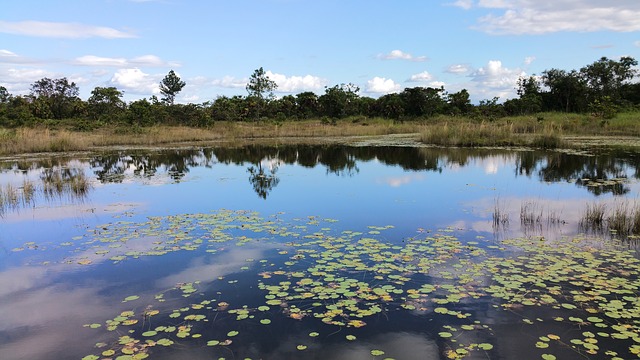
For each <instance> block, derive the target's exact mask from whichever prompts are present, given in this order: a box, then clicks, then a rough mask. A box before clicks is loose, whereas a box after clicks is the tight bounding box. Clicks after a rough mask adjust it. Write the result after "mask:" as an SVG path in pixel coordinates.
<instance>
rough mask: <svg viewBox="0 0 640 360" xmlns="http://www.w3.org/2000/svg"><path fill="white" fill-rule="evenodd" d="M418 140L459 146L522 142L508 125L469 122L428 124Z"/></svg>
mask: <svg viewBox="0 0 640 360" xmlns="http://www.w3.org/2000/svg"><path fill="white" fill-rule="evenodd" d="M420 141H422V142H423V143H426V144H431V145H439V146H460V147H480V146H514V145H520V144H521V143H522V142H521V141H520V140H519V139H518V138H517V135H515V134H514V133H513V131H512V129H511V127H510V126H496V125H491V124H487V123H480V124H475V123H469V122H467V123H458V124H450V123H445V124H437V125H432V126H429V128H428V129H427V130H425V131H424V132H423V133H422V134H421V135H420Z"/></svg>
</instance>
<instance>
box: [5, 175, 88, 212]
mask: <svg viewBox="0 0 640 360" xmlns="http://www.w3.org/2000/svg"><path fill="white" fill-rule="evenodd" d="M92 188H93V186H92V184H91V180H90V179H89V178H88V177H87V176H86V175H85V173H84V172H83V171H82V170H80V169H67V170H64V169H54V170H52V171H49V172H46V173H44V174H43V175H42V176H41V177H40V183H39V184H36V183H35V182H34V181H32V180H29V179H26V178H25V179H24V180H23V181H22V185H21V186H20V187H16V186H15V185H12V184H4V185H3V184H0V216H3V215H4V214H5V213H6V212H7V211H8V210H19V209H20V208H26V207H28V206H35V205H36V202H37V201H38V199H44V200H45V201H47V202H48V201H54V200H60V199H63V198H66V199H70V200H71V201H82V200H84V199H85V198H86V197H87V196H88V195H89V192H90V191H91V189H92Z"/></svg>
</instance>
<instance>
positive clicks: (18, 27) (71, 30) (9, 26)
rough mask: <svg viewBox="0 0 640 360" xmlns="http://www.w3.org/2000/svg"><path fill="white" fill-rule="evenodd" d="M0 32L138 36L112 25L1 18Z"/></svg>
mask: <svg viewBox="0 0 640 360" xmlns="http://www.w3.org/2000/svg"><path fill="white" fill-rule="evenodd" d="M0 33H5V34H13V35H25V36H36V37H48V38H66V39H86V38H92V37H99V38H105V39H119V38H133V37H136V36H135V35H134V34H132V33H129V32H124V31H120V30H117V29H113V28H110V27H104V26H94V25H86V24H79V23H61V22H46V21H14V22H12V21H2V20H0Z"/></svg>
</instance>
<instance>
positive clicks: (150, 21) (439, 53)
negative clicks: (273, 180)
mask: <svg viewBox="0 0 640 360" xmlns="http://www.w3.org/2000/svg"><path fill="white" fill-rule="evenodd" d="M639 54H640V1H638V0H615V1H611V0H555V1H539V0H419V1H418V0H396V1H390V0H368V1H365V0H315V1H311V0H233V1H232V0H201V1H196V0H56V1H50V0H21V1H6V2H5V3H4V4H3V5H2V11H1V12H0V85H2V86H4V87H6V88H7V89H8V90H9V92H10V93H12V94H15V95H18V94H27V93H28V92H29V86H30V84H32V83H33V82H35V81H37V80H39V79H41V78H43V77H49V78H59V77H67V78H68V79H70V80H71V81H74V82H76V84H77V85H78V86H79V87H80V96H81V97H82V98H83V99H86V98H88V97H89V95H90V92H91V90H93V89H94V88H95V87H96V86H115V87H117V88H118V89H120V90H122V91H124V92H125V99H126V100H128V101H131V100H135V99H139V98H143V97H150V96H151V95H153V94H158V84H159V82H160V80H161V79H162V78H163V77H164V76H165V75H166V74H167V73H168V72H169V70H171V69H173V70H174V71H176V73H177V74H178V75H179V76H180V77H181V78H182V79H183V80H184V81H186V83H187V86H186V87H185V88H184V89H183V91H182V92H181V93H180V94H179V95H178V97H177V98H176V101H178V102H182V103H186V102H193V103H202V102H205V101H211V100H213V99H215V98H216V97H218V96H221V95H227V96H231V95H246V94H247V92H246V90H245V85H246V83H247V81H248V78H249V76H250V75H251V74H252V73H253V71H254V70H255V69H257V68H259V67H263V68H264V69H265V70H266V71H268V74H269V76H270V78H271V79H272V80H275V81H276V83H277V84H278V86H279V88H278V92H277V93H276V95H277V96H282V95H286V94H296V93H300V92H302V91H313V92H316V93H317V94H319V95H321V94H323V93H324V87H325V86H333V85H336V84H340V83H353V84H355V85H357V86H359V87H360V89H361V91H360V94H361V95H365V96H371V97H378V96H381V95H383V94H386V93H390V92H398V91H402V89H404V88H406V87H415V86H425V87H426V86H437V87H439V86H441V85H442V86H444V87H445V89H446V90H447V91H449V92H455V91H459V90H461V89H463V88H466V89H468V90H469V92H470V93H471V95H472V99H473V100H474V101H476V102H477V101H478V100H482V99H491V98H493V97H494V96H499V97H500V98H501V99H502V100H504V99H507V98H510V97H513V96H515V89H514V88H515V86H516V81H517V79H518V77H519V76H523V75H524V76H528V75H533V74H538V75H539V74H540V73H541V72H542V71H544V70H546V69H551V68H559V69H565V70H571V69H579V68H580V67H582V66H584V65H588V64H591V63H593V62H594V61H596V60H598V59H599V58H600V57H602V56H607V57H609V58H613V59H618V58H620V57H621V56H633V57H635V58H636V59H639V58H640V56H638V55H639Z"/></svg>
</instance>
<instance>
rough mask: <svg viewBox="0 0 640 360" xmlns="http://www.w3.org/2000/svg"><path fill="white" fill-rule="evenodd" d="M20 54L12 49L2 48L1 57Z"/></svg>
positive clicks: (0, 50)
mask: <svg viewBox="0 0 640 360" xmlns="http://www.w3.org/2000/svg"><path fill="white" fill-rule="evenodd" d="M17 56H18V55H17V54H16V53H14V52H12V51H9V50H5V49H0V58H3V57H17Z"/></svg>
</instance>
